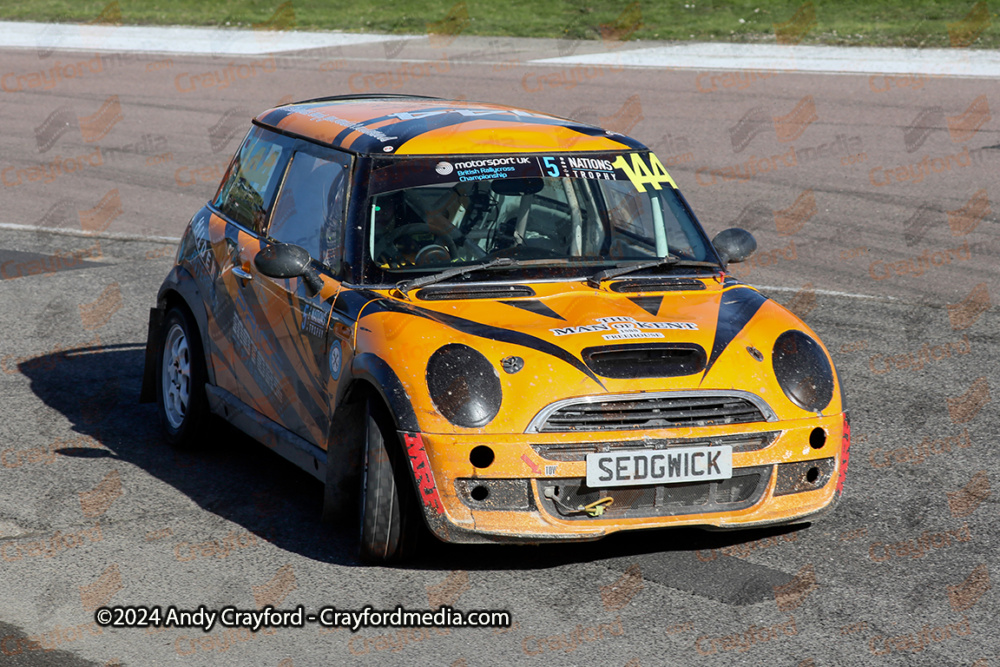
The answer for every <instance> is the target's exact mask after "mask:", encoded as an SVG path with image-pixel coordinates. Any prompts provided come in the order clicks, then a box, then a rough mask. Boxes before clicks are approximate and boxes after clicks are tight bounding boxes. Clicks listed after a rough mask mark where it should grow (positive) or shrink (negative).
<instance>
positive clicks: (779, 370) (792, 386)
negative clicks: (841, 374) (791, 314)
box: [771, 330, 833, 412]
mask: <svg viewBox="0 0 1000 667" xmlns="http://www.w3.org/2000/svg"><path fill="white" fill-rule="evenodd" d="M771 363H772V365H773V366H774V376H775V378H776V379H777V380H778V385H780V386H781V390H782V391H783V392H785V396H787V397H788V400H790V401H791V402H792V403H794V404H795V405H797V406H799V407H800V408H802V409H803V410H808V411H810V412H820V411H821V410H823V408H825V407H826V406H827V405H829V404H830V401H831V399H833V367H832V366H831V365H830V361H829V359H827V358H826V353H825V352H823V348H822V347H820V345H819V343H817V342H816V341H814V340H813V339H812V338H810V337H809V336H807V335H806V334H804V333H802V332H801V331H795V330H792V331H786V332H785V333H783V334H781V335H780V336H778V340H776V341H775V342H774V351H773V352H772V354H771Z"/></svg>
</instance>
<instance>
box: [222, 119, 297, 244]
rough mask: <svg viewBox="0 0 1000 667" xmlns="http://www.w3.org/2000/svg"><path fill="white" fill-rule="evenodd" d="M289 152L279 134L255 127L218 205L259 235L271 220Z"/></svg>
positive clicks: (231, 171)
mask: <svg viewBox="0 0 1000 667" xmlns="http://www.w3.org/2000/svg"><path fill="white" fill-rule="evenodd" d="M288 153H289V150H288V148H287V145H286V144H285V142H283V141H280V137H279V136H278V135H276V134H274V133H272V132H268V131H266V130H262V129H260V128H254V129H253V130H252V131H251V132H250V134H249V136H247V138H246V141H244V142H243V146H241V147H240V150H239V152H238V153H237V154H236V159H235V160H233V164H232V165H231V166H230V167H229V173H227V174H226V178H225V180H224V181H223V183H222V187H220V188H219V193H218V194H217V195H216V197H215V202H214V203H215V206H216V207H218V209H219V210H220V211H222V212H223V213H224V214H225V215H226V216H228V217H229V218H231V219H232V220H233V221H235V222H237V223H239V224H240V225H243V226H244V227H246V228H248V229H251V230H253V231H255V232H259V231H260V230H261V229H262V228H263V226H264V222H265V221H266V220H267V211H268V208H269V207H270V204H271V202H272V201H273V199H274V191H275V190H276V189H277V187H278V182H279V181H280V180H281V173H282V171H283V170H284V166H285V163H286V162H287V161H288Z"/></svg>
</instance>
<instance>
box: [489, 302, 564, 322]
mask: <svg viewBox="0 0 1000 667" xmlns="http://www.w3.org/2000/svg"><path fill="white" fill-rule="evenodd" d="M500 303H502V304H504V305H505V306H513V307H514V308H520V309H521V310H526V311H528V312H529V313H534V314H535V315H544V316H545V317H551V318H552V319H554V320H562V321H563V322H565V321H566V318H565V317H563V316H562V315H560V314H559V313H557V312H556V311H554V310H552V309H551V308H549V307H548V306H546V305H545V304H544V303H542V302H541V301H535V300H534V299H531V300H527V301H501V302H500Z"/></svg>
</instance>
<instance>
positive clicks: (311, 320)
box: [301, 303, 326, 338]
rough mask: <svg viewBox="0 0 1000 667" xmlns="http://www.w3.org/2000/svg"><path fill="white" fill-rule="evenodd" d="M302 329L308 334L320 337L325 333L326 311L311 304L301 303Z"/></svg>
mask: <svg viewBox="0 0 1000 667" xmlns="http://www.w3.org/2000/svg"><path fill="white" fill-rule="evenodd" d="M301 328H302V331H304V332H305V333H307V334H309V335H310V336H316V337H317V338H322V337H323V334H324V333H326V313H325V312H323V309H322V308H317V307H316V306H313V305H311V304H308V303H305V304H303V305H302V327H301Z"/></svg>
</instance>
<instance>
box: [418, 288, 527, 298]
mask: <svg viewBox="0 0 1000 667" xmlns="http://www.w3.org/2000/svg"><path fill="white" fill-rule="evenodd" d="M519 296H535V290H533V289H531V288H530V287H528V286H527V285H441V286H437V287H425V288H424V289H422V290H420V291H419V292H417V298H418V299H420V300H422V301H448V300H451V299H510V298H513V297H519Z"/></svg>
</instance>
